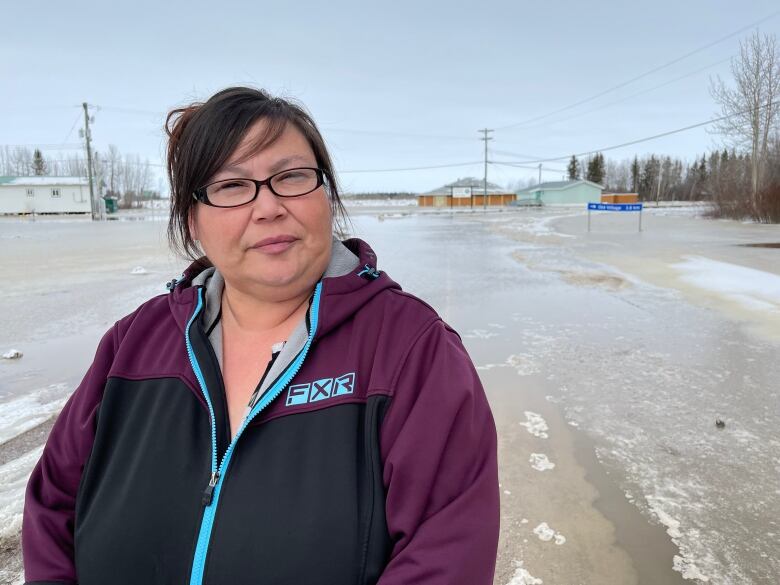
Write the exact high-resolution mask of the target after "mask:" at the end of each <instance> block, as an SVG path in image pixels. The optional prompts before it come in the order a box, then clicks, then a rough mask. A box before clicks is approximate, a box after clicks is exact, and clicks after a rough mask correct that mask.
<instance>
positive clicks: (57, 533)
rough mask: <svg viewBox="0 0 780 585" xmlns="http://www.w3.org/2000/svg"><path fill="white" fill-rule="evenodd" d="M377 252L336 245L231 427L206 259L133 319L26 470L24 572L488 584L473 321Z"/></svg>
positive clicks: (491, 554) (131, 578)
mask: <svg viewBox="0 0 780 585" xmlns="http://www.w3.org/2000/svg"><path fill="white" fill-rule="evenodd" d="M376 265H377V262H376V257H375V255H374V253H373V251H372V250H371V248H370V247H369V246H368V245H367V244H366V243H365V242H363V241H361V240H359V239H351V240H346V241H345V242H343V244H342V243H341V242H339V241H338V240H335V241H334V253H333V254H332V257H331V264H330V265H329V267H328V271H326V273H325V274H324V275H323V278H322V279H321V280H320V282H319V283H318V284H317V286H316V289H315V291H314V294H313V295H312V298H311V300H310V306H309V310H308V313H307V315H306V319H305V322H302V323H301V324H300V325H299V329H298V330H296V333H294V334H293V335H292V336H291V337H290V339H288V340H287V342H286V344H285V345H284V349H283V350H282V351H281V353H280V354H278V355H276V354H275V360H272V363H269V368H268V369H267V370H266V373H265V375H264V376H263V379H262V380H261V382H260V384H258V392H257V394H256V396H255V398H254V399H253V403H252V404H253V405H252V407H251V410H250V411H249V412H248V415H247V417H246V419H244V424H243V426H242V428H241V430H239V431H238V432H237V433H236V436H235V437H234V438H233V439H232V440H231V437H230V427H229V424H228V415H227V408H226V401H225V391H224V387H223V384H222V376H221V373H220V359H221V353H220V355H218V352H216V351H215V348H214V345H213V344H212V343H211V342H210V337H209V336H210V334H211V330H212V329H213V325H212V324H210V323H207V322H206V320H207V313H209V311H208V310H207V308H208V307H206V293H207V292H208V291H207V290H206V289H207V287H206V286H205V285H203V284H198V281H199V278H198V277H199V275H200V276H201V277H202V276H203V271H204V270H205V269H208V267H207V266H204V263H202V262H201V263H194V264H193V265H192V266H190V268H188V269H187V271H186V272H185V273H184V275H182V278H181V280H179V281H174V282H172V283H171V285H170V286H169V288H170V289H171V290H170V292H169V293H168V294H165V295H160V296H157V297H154V298H152V299H150V300H149V301H147V302H145V303H144V304H142V305H141V306H140V307H139V308H138V309H137V310H136V311H134V312H133V313H132V314H130V315H128V316H126V317H124V318H123V319H121V320H119V321H118V322H117V323H116V324H115V325H114V326H113V327H112V328H111V329H110V330H109V331H108V332H107V333H106V334H105V335H104V336H103V338H102V340H101V341H100V344H99V346H98V349H97V354H96V356H95V360H94V362H93V364H92V366H91V367H90V368H89V370H88V372H87V374H86V376H85V377H84V380H83V381H82V382H81V384H80V385H79V386H78V388H77V389H76V391H75V392H74V393H73V395H72V396H71V398H70V399H69V401H68V402H67V404H66V405H65V407H64V408H63V410H62V412H61V413H60V415H59V417H58V418H57V421H56V423H55V425H54V427H53V429H52V431H51V435H50V436H49V439H48V441H47V443H46V447H45V449H44V451H43V455H42V456H41V459H40V461H39V462H38V464H37V465H36V467H35V469H34V471H33V473H32V476H31V477H30V481H29V484H28V487H27V493H26V498H25V507H24V521H23V529H22V544H23V552H24V568H25V579H26V583H28V584H32V583H38V584H46V583H60V584H61V583H79V584H80V585H93V584H94V585H106V584H109V583H110V584H112V585H123V584H133V585H138V584H141V583H143V584H144V585H152V584H177V585H186V584H187V583H191V584H194V585H200V584H201V583H204V584H209V585H212V584H213V585H228V584H229V585H241V584H250V583H251V584H257V583H264V584H267V585H308V584H323V585H329V584H333V585H351V584H356V585H364V584H373V583H379V584H380V585H402V584H403V585H408V584H418V583H419V584H430V585H438V584H440V585H445V584H446V585H455V584H462V585H490V584H491V583H492V581H493V572H494V568H495V560H496V551H497V543H498V531H499V494H498V473H497V462H496V430H495V424H494V421H493V418H492V416H491V412H490V409H489V406H488V403H487V400H486V397H485V393H484V390H483V388H482V386H481V384H480V381H479V378H478V377H477V373H476V371H475V368H474V366H473V364H472V362H471V360H470V358H469V356H468V354H467V353H466V350H465V349H464V347H463V345H462V343H461V340H460V337H459V336H458V334H457V333H456V332H455V331H454V330H452V329H451V328H450V327H449V326H448V325H447V324H446V323H444V322H443V321H442V320H441V318H440V317H439V316H438V315H437V314H436V312H435V311H434V310H433V309H432V308H431V307H430V306H428V305H427V304H425V303H424V302H423V301H421V300H419V299H418V298H416V297H414V296H412V295H410V294H408V293H406V292H403V291H402V290H401V288H400V286H398V284H396V283H395V282H394V281H393V280H391V279H390V277H389V276H388V275H387V274H386V273H384V272H379V271H378V270H377V269H376ZM210 270H211V271H212V272H213V271H214V268H211V269H210ZM193 281H194V282H193ZM200 281H203V278H200ZM211 309H212V311H211V315H212V317H209V319H211V318H213V313H214V311H213V309H214V307H213V306H212V307H211ZM212 338H213V337H212ZM218 350H219V352H221V348H218Z"/></svg>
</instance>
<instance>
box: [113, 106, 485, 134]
mask: <svg viewBox="0 0 780 585" xmlns="http://www.w3.org/2000/svg"><path fill="white" fill-rule="evenodd" d="M100 108H101V109H103V110H105V111H107V112H119V113H123V114H134V115H139V116H158V117H162V116H165V115H166V114H165V113H163V112H155V111H152V110H141V109H137V108H125V107H120V106H100ZM320 129H321V130H323V131H327V132H337V133H344V134H366V135H372V136H397V137H399V138H423V139H433V140H468V141H469V142H473V141H474V139H473V138H470V137H468V136H456V135H446V134H419V133H416V132H395V131H392V130H370V129H368V130H367V129H356V128H339V127H329V126H320Z"/></svg>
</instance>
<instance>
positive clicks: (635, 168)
mask: <svg viewBox="0 0 780 585" xmlns="http://www.w3.org/2000/svg"><path fill="white" fill-rule="evenodd" d="M631 190H632V191H633V192H634V193H639V159H638V158H637V157H636V155H634V162H632V163H631Z"/></svg>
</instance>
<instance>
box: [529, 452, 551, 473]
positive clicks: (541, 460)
mask: <svg viewBox="0 0 780 585" xmlns="http://www.w3.org/2000/svg"><path fill="white" fill-rule="evenodd" d="M529 463H530V464H531V467H533V468H534V469H536V470H537V471H547V470H549V469H555V463H553V462H551V461H550V460H549V459H548V458H547V455H545V454H544V453H531V458H530V459H529Z"/></svg>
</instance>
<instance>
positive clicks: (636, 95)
mask: <svg viewBox="0 0 780 585" xmlns="http://www.w3.org/2000/svg"><path fill="white" fill-rule="evenodd" d="M731 59H732V57H727V58H726V59H721V60H720V61H717V62H716V63H711V64H710V65H707V66H706V67H701V68H700V69H697V70H696V71H691V72H689V73H686V74H685V75H680V76H679V77H675V78H674V79H670V80H669V81H665V82H664V83H660V84H658V85H654V86H653V87H648V88H647V89H643V90H642V91H638V92H636V93H632V94H631V95H628V96H626V97H623V98H620V99H617V100H614V101H611V102H607V103H606V104H602V105H600V106H596V107H595V108H591V109H590V110H585V111H584V112H577V113H576V114H572V115H571V116H565V117H563V118H558V119H557V120H553V121H552V122H543V123H541V124H532V125H530V126H523V130H528V129H529V128H539V127H541V126H547V125H548V124H559V123H560V122H566V121H568V120H572V119H574V118H579V117H580V116H585V115H587V114H592V113H593V112H598V111H599V110H603V109H605V108H608V107H611V106H614V105H617V104H620V103H623V102H627V101H628V100H631V99H634V98H635V97H639V96H640V95H644V94H646V93H650V92H651V91H655V90H656V89H661V88H662V87H666V86H667V85H671V84H673V83H677V82H678V81H682V80H683V79H686V78H688V77H692V76H694V75H698V74H699V73H701V72H702V71H706V70H707V69H712V68H713V67H717V66H718V65H722V64H723V63H726V62H728V61H731Z"/></svg>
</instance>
